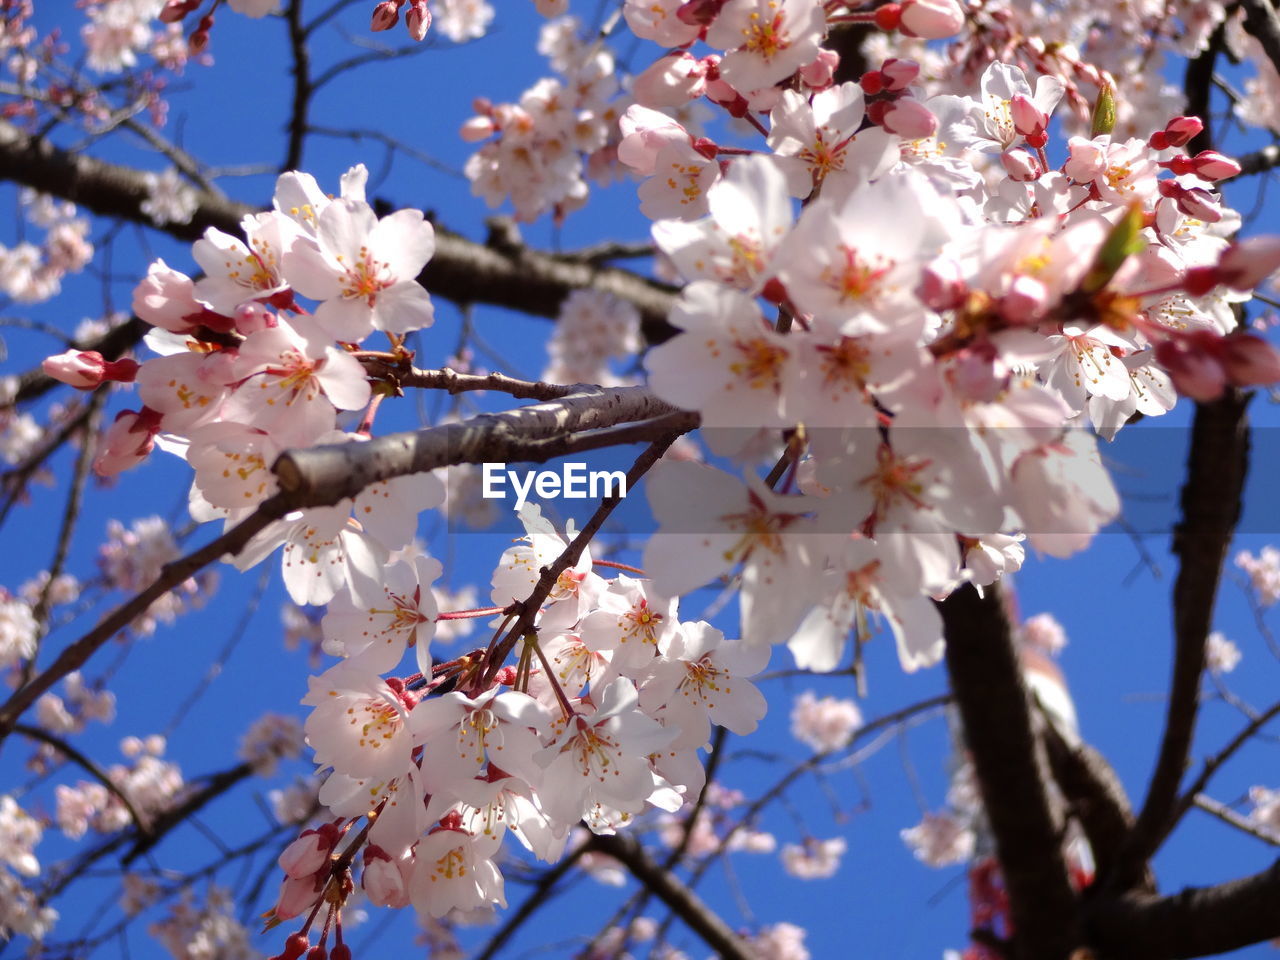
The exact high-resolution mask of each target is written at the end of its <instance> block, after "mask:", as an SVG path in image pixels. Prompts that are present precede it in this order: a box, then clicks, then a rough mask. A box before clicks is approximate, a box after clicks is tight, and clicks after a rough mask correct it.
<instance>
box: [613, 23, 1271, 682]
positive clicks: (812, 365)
mask: <svg viewBox="0 0 1280 960" xmlns="http://www.w3.org/2000/svg"><path fill="white" fill-rule="evenodd" d="M726 9H728V5H726ZM753 62H754V61H753ZM918 73H919V69H918V67H917V66H916V65H915V64H912V63H909V62H904V61H901V60H895V61H888V62H886V63H885V64H884V65H883V66H882V67H881V68H880V69H879V70H878V71H875V72H874V73H873V74H869V75H868V76H864V78H863V81H862V83H861V84H854V83H851V82H850V83H844V84H840V85H829V86H827V87H826V88H824V89H822V90H819V91H817V92H815V93H812V94H808V95H806V94H802V93H795V92H784V93H782V94H781V95H780V100H779V102H778V104H777V106H775V107H774V108H773V109H772V111H771V112H770V113H769V129H767V130H764V129H763V128H762V133H763V134H765V138H764V139H765V144H764V146H767V147H768V148H770V150H766V151H763V152H760V153H755V154H752V155H748V156H740V155H734V154H733V153H732V152H730V153H729V154H728V155H722V154H721V151H720V148H719V147H717V145H716V144H714V143H711V142H709V141H707V140H706V138H701V139H697V138H694V137H692V136H691V135H690V134H688V133H687V132H686V131H684V130H683V128H682V127H681V126H680V125H679V124H678V123H677V122H676V121H675V120H673V119H671V118H670V117H667V116H666V115H663V114H661V113H659V112H657V111H654V110H651V109H649V108H645V107H639V106H633V107H632V108H630V109H629V110H628V111H627V114H626V115H625V117H624V120H623V129H624V132H626V136H625V137H624V139H623V141H622V143H621V144H620V146H619V156H620V157H621V158H622V159H623V160H624V162H626V163H628V164H630V165H632V166H633V168H635V169H637V170H638V171H641V172H648V173H651V174H652V178H651V181H649V182H658V181H662V182H664V183H666V184H669V185H672V192H671V193H670V196H671V197H672V198H675V197H677V196H679V198H680V200H679V201H678V202H679V203H683V202H684V201H685V200H688V199H690V198H691V197H693V196H695V195H701V194H705V207H703V206H702V205H701V204H696V203H690V204H688V205H686V206H685V207H684V208H683V209H677V202H676V201H674V199H673V203H672V204H671V205H670V207H669V209H670V210H671V212H672V215H671V216H669V217H668V218H666V219H659V220H658V221H657V222H656V223H655V224H654V227H653V238H654V241H655V243H656V245H657V247H658V248H659V250H660V251H661V252H662V253H663V254H664V255H665V256H666V257H667V258H668V259H669V261H670V262H671V264H672V265H673V266H674V268H675V269H676V270H677V271H678V272H679V274H680V275H681V276H682V277H683V278H684V280H686V281H687V282H688V285H687V286H686V287H685V288H684V291H683V293H682V295H681V297H680V301H679V303H678V304H677V306H676V308H675V309H674V310H673V311H672V314H671V317H670V320H671V323H672V324H673V325H674V326H676V327H677V328H679V330H680V331H681V332H680V334H679V335H678V336H676V337H674V338H673V339H671V340H669V341H668V342H666V343H664V344H662V345H661V346H658V347H657V348H655V349H653V350H651V351H650V352H649V353H648V355H647V356H646V367H647V369H648V372H649V383H650V386H651V389H652V390H653V391H654V392H655V393H656V394H657V395H658V396H660V397H662V398H663V399H666V400H668V401H670V402H672V403H674V404H676V405H678V406H681V407H684V408H686V409H691V410H696V411H698V412H699V414H700V415H701V418H702V423H703V426H704V428H717V429H718V431H719V435H720V437H721V439H720V440H718V441H716V444H718V449H717V452H719V453H724V454H729V455H732V456H737V457H738V458H739V459H741V460H742V461H743V462H745V463H748V464H750V463H754V462H759V461H761V460H763V459H765V458H766V457H768V458H770V460H772V459H777V458H778V456H779V454H780V453H781V454H782V455H783V457H782V460H781V461H780V463H781V464H783V465H785V466H786V470H785V472H784V473H783V474H782V478H781V485H780V486H779V487H777V489H769V488H766V487H765V485H764V484H762V483H761V482H760V481H758V480H757V479H756V478H755V476H754V475H753V474H750V473H749V474H748V476H747V478H746V481H745V482H743V481H739V480H736V479H734V478H733V477H732V476H731V475H729V474H727V473H725V472H723V471H721V470H719V469H716V468H713V467H710V466H705V465H699V464H689V463H671V464H660V465H659V466H658V467H657V468H656V469H655V470H654V471H653V473H652V475H651V477H650V482H649V484H648V492H649V497H650V500H651V503H652V505H653V508H654V513H655V515H656V516H657V518H658V520H659V521H660V524H661V529H660V530H659V532H658V533H657V534H656V535H655V536H653V537H652V538H651V539H650V541H649V543H648V545H647V547H646V550H645V566H646V567H647V568H648V569H651V570H653V571H654V577H655V583H656V584H657V585H658V588H659V589H660V590H663V591H665V592H666V593H668V594H670V595H681V594H684V593H687V592H688V591H689V590H692V589H694V588H696V587H698V586H700V585H702V584H704V583H707V582H708V581H710V580H712V579H714V578H715V577H718V576H721V575H723V574H725V573H727V572H729V571H730V570H733V569H736V568H739V567H740V568H741V571H742V599H741V609H742V612H743V636H744V638H746V639H748V640H750V641H751V642H759V643H777V642H783V641H787V642H788V643H789V644H790V646H791V649H792V652H793V653H794V654H795V656H796V658H797V660H798V662H800V664H801V665H802V666H811V667H814V668H817V669H830V668H831V667H833V666H834V665H835V664H836V663H837V662H838V660H839V657H840V654H841V650H842V649H843V644H844V641H845V638H846V637H847V636H848V634H849V631H850V629H851V627H853V625H854V623H855V620H856V617H857V614H858V611H860V610H870V611H873V612H876V613H878V614H879V615H880V616H882V617H883V618H884V619H885V620H886V621H887V622H888V624H889V626H890V627H891V628H892V629H893V632H894V634H895V636H896V638H897V642H898V649H899V654H900V657H901V660H902V664H903V666H904V667H905V668H906V669H908V670H911V669H916V668H918V667H920V666H926V665H928V664H931V663H933V662H936V660H937V659H938V658H939V656H940V655H941V653H942V640H941V622H940V619H939V617H938V614H937V611H936V610H935V609H934V607H933V605H932V603H931V601H930V598H931V597H941V596H945V595H946V594H947V593H949V592H950V591H951V590H952V589H954V588H955V587H956V586H957V585H959V584H961V583H964V582H967V581H968V582H974V583H976V584H978V585H983V584H986V583H990V582H992V581H993V580H994V579H996V578H998V577H999V576H1000V575H1001V574H1002V573H1003V572H1007V571H1010V570H1016V569H1017V568H1018V567H1019V566H1020V565H1021V562H1022V558H1023V555H1024V545H1023V544H1024V542H1026V543H1029V544H1030V545H1031V546H1032V547H1034V548H1035V549H1036V550H1038V551H1040V552H1042V553H1047V554H1050V555H1052V556H1057V557H1065V556H1069V555H1070V554H1072V553H1075V552H1077V551H1079V550H1081V549H1083V548H1084V547H1085V546H1086V545H1087V544H1088V543H1089V541H1090V539H1091V538H1092V536H1093V535H1094V533H1096V532H1097V531H1098V530H1099V529H1101V528H1102V527H1103V526H1104V525H1105V524H1106V523H1108V522H1109V521H1110V520H1112V519H1113V518H1114V517H1115V516H1116V515H1117V513H1118V511H1119V507H1120V504H1119V498H1118V496H1117V494H1116V491H1115V488H1114V486H1113V485H1112V483H1111V480H1110V478H1109V476H1108V474H1107V472H1106V470H1105V469H1104V468H1103V467H1102V465H1101V461H1100V458H1099V454H1098V451H1097V447H1096V441H1095V435H1100V436H1103V437H1105V438H1111V437H1113V436H1114V435H1115V434H1116V433H1117V432H1118V431H1119V430H1120V429H1121V428H1122V427H1123V425H1124V424H1125V423H1126V422H1127V421H1128V420H1129V419H1131V418H1132V417H1133V416H1135V415H1136V414H1142V415H1145V416H1158V415H1160V414H1163V413H1165V412H1166V411H1167V410H1169V409H1171V408H1172V406H1173V405H1174V402H1175V400H1176V397H1177V394H1178V393H1179V392H1181V393H1183V394H1186V395H1190V396H1192V397H1194V398H1196V399H1200V400H1205V399H1211V398H1213V397H1215V396H1217V395H1219V394H1220V393H1221V392H1222V390H1223V389H1224V387H1225V386H1226V385H1227V384H1229V383H1234V384H1240V385H1244V384H1251V383H1261V382H1271V381H1273V380H1275V379H1277V377H1280V354H1277V352H1276V351H1275V350H1274V348H1272V347H1271V346H1270V345H1269V344H1267V343H1266V342H1265V341H1263V340H1261V339H1260V338H1258V337H1256V336H1254V335H1252V334H1249V333H1242V332H1240V331H1238V330H1236V319H1235V316H1234V313H1233V311H1232V309H1231V307H1232V304H1233V302H1236V301H1239V300H1241V299H1244V298H1246V296H1247V294H1246V292H1245V291H1247V290H1249V289H1251V287H1252V286H1253V285H1255V284H1256V283H1259V282H1261V280H1263V279H1264V278H1265V277H1266V276H1267V275H1268V274H1269V273H1271V272H1272V271H1274V270H1275V269H1276V268H1277V267H1278V266H1280V244H1277V242H1276V241H1275V239H1274V238H1253V239H1252V240H1247V241H1242V242H1231V241H1229V240H1228V239H1227V236H1228V235H1229V234H1230V233H1231V232H1232V231H1233V230H1234V229H1235V224H1236V222H1237V218H1236V217H1235V215H1234V214H1232V213H1231V212H1230V211H1229V210H1226V209H1225V208H1224V207H1223V206H1222V203H1221V200H1220V198H1219V197H1218V195H1217V194H1216V193H1214V192H1213V191H1212V183H1213V182H1214V181H1216V180H1219V179H1221V178H1223V177H1227V176H1231V175H1232V174H1233V173H1235V172H1237V171H1238V169H1239V167H1238V166H1237V165H1236V164H1235V163H1234V162H1233V161H1231V160H1229V159H1228V158H1225V157H1222V156H1220V155H1218V154H1215V153H1212V152H1211V151H1202V152H1200V153H1197V154H1195V155H1194V156H1189V155H1187V154H1185V153H1181V152H1180V148H1181V147H1182V146H1185V145H1186V144H1187V143H1189V142H1190V140H1191V139H1192V138H1193V137H1194V136H1195V134H1196V132H1198V130H1199V129H1200V124H1199V121H1196V120H1194V119H1192V118H1185V117H1178V118H1174V119H1173V120H1171V121H1168V122H1167V123H1165V124H1164V125H1163V127H1162V129H1160V130H1157V131H1155V133H1153V134H1152V135H1151V136H1150V137H1148V138H1147V139H1146V140H1141V139H1137V138H1131V139H1128V140H1119V139H1113V138H1112V136H1111V135H1110V134H1109V133H1099V134H1097V135H1095V136H1092V137H1083V136H1076V137H1072V138H1070V140H1069V142H1068V143H1067V144H1066V150H1065V154H1064V157H1065V158H1064V160H1063V161H1062V162H1061V163H1060V165H1059V167H1058V168H1057V169H1054V168H1052V167H1051V166H1050V164H1049V162H1048V149H1049V148H1050V145H1049V136H1048V131H1049V125H1050V122H1051V116H1052V114H1053V112H1054V110H1055V107H1056V106H1057V104H1058V103H1059V101H1060V100H1061V99H1062V97H1063V95H1064V86H1063V84H1062V83H1061V82H1060V81H1059V80H1057V79H1056V78H1054V77H1052V76H1048V75H1044V76H1041V77H1039V78H1038V80H1036V82H1035V84H1034V86H1033V85H1032V83H1031V81H1030V80H1029V79H1028V78H1027V77H1026V75H1025V74H1024V73H1023V71H1022V70H1021V69H1020V68H1018V67H1016V66H1013V65H1011V64H1006V63H1000V62H996V63H993V64H991V65H990V66H989V67H988V68H987V69H986V71H985V72H984V74H983V76H982V80H981V89H980V96H978V97H961V96H955V95H941V96H935V97H932V98H925V97H923V95H922V96H921V97H920V98H918V99H914V98H913V94H914V93H915V92H917V91H916V88H915V84H916V80H917V78H918ZM753 76H754V75H753ZM770 76H771V74H770ZM868 77H871V78H872V79H870V80H869V79H868ZM753 82H754V81H753ZM868 91H871V92H870V93H869V92H868ZM886 98H891V99H886ZM912 99H914V102H915V104H916V107H915V108H914V110H913V112H912V116H913V117H914V119H913V120H912V121H911V124H912V126H911V127H910V129H909V132H895V128H896V127H897V125H898V121H897V120H891V119H889V118H890V113H889V112H888V108H887V107H886V106H885V104H886V103H891V104H893V105H894V106H895V108H896V109H905V107H904V106H903V104H904V103H905V102H906V101H908V100H912ZM906 130H907V126H906V121H903V122H902V131H906ZM676 149H679V150H683V151H686V153H685V154H684V156H683V157H682V158H679V159H674V160H673V159H671V157H672V152H673V151H674V150H676ZM687 151H692V153H693V154H697V155H698V156H701V157H703V158H704V164H705V165H707V166H709V167H710V168H713V169H714V170H715V171H716V172H715V173H714V174H713V175H712V177H711V178H710V185H709V186H707V187H706V188H705V190H702V189H701V187H698V186H697V185H698V184H700V183H701V182H702V181H701V180H699V178H698V177H697V176H691V177H690V178H688V179H684V180H677V178H676V177H674V176H673V177H668V176H667V174H666V172H665V171H666V169H667V167H668V165H671V164H678V163H684V162H686V161H689V158H690V156H692V154H689V153H687ZM689 162H692V161H689ZM726 168H727V172H726ZM1166 170H1167V171H1168V172H1169V173H1171V174H1172V176H1170V177H1168V178H1164V177H1162V176H1161V174H1162V172H1163V171H1166ZM686 185H687V186H686ZM642 190H643V187H642ZM797 198H803V199H804V200H805V205H804V208H803V211H802V212H800V213H799V215H798V216H797V214H796V211H795V207H794V202H795V199H797ZM700 213H701V214H702V215H699V214H700ZM762 301H763V302H764V303H766V304H768V305H769V306H770V307H771V309H772V310H773V311H774V313H775V316H774V317H773V318H772V319H770V318H768V317H767V316H766V313H765V310H764V309H763V308H762V306H761V302H762ZM788 437H789V439H788ZM713 445H715V444H713Z"/></svg>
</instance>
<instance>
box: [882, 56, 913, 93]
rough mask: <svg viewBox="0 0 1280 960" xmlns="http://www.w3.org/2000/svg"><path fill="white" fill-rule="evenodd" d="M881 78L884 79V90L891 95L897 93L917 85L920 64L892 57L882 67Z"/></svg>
mask: <svg viewBox="0 0 1280 960" xmlns="http://www.w3.org/2000/svg"><path fill="white" fill-rule="evenodd" d="M880 76H881V78H882V79H883V83H884V89H885V90H888V91H889V92H890V93H897V92H898V91H900V90H905V89H907V87H909V86H911V84H913V83H915V80H916V77H918V76H920V64H918V63H916V62H915V61H914V60H899V59H898V58H897V57H890V58H889V59H888V60H886V61H885V62H884V63H883V64H882V65H881V67H880Z"/></svg>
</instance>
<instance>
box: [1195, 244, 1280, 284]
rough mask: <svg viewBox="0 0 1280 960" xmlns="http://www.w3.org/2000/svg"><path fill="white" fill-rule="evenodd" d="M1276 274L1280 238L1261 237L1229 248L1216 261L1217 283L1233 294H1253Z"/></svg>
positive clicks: (1279, 262) (1278, 261) (1279, 266)
mask: <svg viewBox="0 0 1280 960" xmlns="http://www.w3.org/2000/svg"><path fill="white" fill-rule="evenodd" d="M1277 270H1280V236H1261V237H1249V238H1248V239H1245V240H1241V241H1240V242H1239V243H1233V244H1232V245H1231V246H1229V247H1228V248H1227V249H1226V250H1225V251H1223V254H1222V257H1221V259H1219V260H1218V266H1217V271H1216V273H1217V280H1218V283H1221V284H1224V285H1225V286H1228V287H1230V288H1231V289H1232V290H1252V289H1253V288H1254V287H1256V286H1257V285H1258V284H1260V283H1261V282H1262V281H1263V280H1265V279H1267V277H1269V276H1271V274H1273V273H1275V272H1276V271H1277ZM1190 272H1191V271H1188V273H1190Z"/></svg>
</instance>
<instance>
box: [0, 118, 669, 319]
mask: <svg viewBox="0 0 1280 960" xmlns="http://www.w3.org/2000/svg"><path fill="white" fill-rule="evenodd" d="M0 179H5V180H12V181H14V182H15V183H20V184H23V185H24V186H28V187H33V188H35V189H36V190H40V191H42V192H44V193H49V194H52V195H54V196H57V197H62V198H64V199H66V200H70V201H72V202H73V203H77V204H79V205H80V206H82V207H84V208H85V209H86V210H89V211H92V212H93V213H96V214H99V215H100V216H104V217H113V218H116V219H119V220H126V221H129V222H132V223H141V224H144V225H146V226H151V227H155V228H156V229H161V230H163V231H164V232H166V233H168V234H170V235H171V236H174V237H177V238H178V239H185V240H195V239H196V238H198V237H200V236H201V235H203V233H204V231H205V230H206V229H207V228H208V227H216V228H218V229H219V230H222V231H225V232H227V233H238V232H239V229H240V221H241V220H242V219H243V218H244V217H245V216H246V215H248V214H252V213H255V212H256V208H254V207H250V206H248V205H246V204H242V203H237V202H235V201H231V200H227V199H226V198H224V197H221V196H218V195H216V194H213V193H210V192H208V191H205V192H202V193H200V194H199V197H198V200H199V202H198V206H197V208H196V211H195V213H194V214H193V216H192V219H191V221H190V222H189V223H185V224H176V223H169V224H164V225H157V224H155V223H153V222H152V220H151V218H150V217H148V216H147V215H146V214H144V213H143V212H142V209H141V204H142V202H143V201H144V200H146V198H147V185H146V180H145V174H144V173H143V171H140V170H134V169H132V168H130V167H124V166H120V165H118V164H113V163H107V162H106V161H103V160H98V159H95V158H93V157H90V156H87V155H85V154H82V153H71V152H69V151H66V150H63V149H61V148H59V147H57V146H54V145H53V144H52V143H50V142H49V141H47V140H44V139H41V138H39V137H33V136H30V135H28V134H26V133H23V132H22V131H21V130H19V129H18V128H17V127H16V126H14V125H13V124H11V123H8V122H7V121H0ZM418 279H419V281H420V282H421V283H422V284H423V285H424V286H425V287H426V288H427V289H428V290H430V291H431V293H432V294H434V295H436V296H440V297H444V298H445V299H447V300H453V301H455V302H457V303H489V304H494V305H497V306H502V307H507V308H509V309H512V310H517V311H519V312H521V313H530V314H535V315H539V316H546V317H554V316H556V315H557V314H558V312H559V309H560V303H561V301H562V300H564V298H565V297H566V296H568V295H569V294H570V293H571V292H572V291H574V290H580V289H588V288H589V289H593V290H600V291H603V292H606V293H611V294H613V295H614V296H616V297H618V298H619V299H621V300H625V301H627V302H629V303H631V304H633V305H634V306H635V307H636V309H638V310H639V311H640V316H641V321H642V324H643V329H644V333H645V336H646V337H648V338H649V340H650V341H651V342H655V343H656V342H660V341H661V340H665V339H668V338H669V337H670V336H671V335H672V332H673V330H672V328H671V327H670V325H669V324H668V323H667V314H668V312H669V311H670V309H671V306H672V305H673V303H674V302H675V291H674V289H673V288H672V287H670V286H667V285H665V284H661V283H658V282H657V281H655V280H650V279H648V278H646V277H642V276H640V275H639V274H636V273H632V272H630V271H628V270H623V269H620V268H618V267H602V266H597V265H594V264H590V263H583V262H580V261H578V260H575V259H573V258H564V257H558V256H555V255H552V254H547V253H542V252H540V251H537V250H532V249H529V248H528V247H525V246H524V245H523V244H515V245H510V244H508V245H504V247H503V248H502V249H498V248H496V247H492V246H487V245H484V244H479V243H474V242H472V241H470V240H466V239H464V238H462V237H461V236H459V235H457V234H455V233H452V232H450V231H448V230H446V229H445V228H443V227H439V226H437V227H436V251H435V255H434V256H433V257H432V259H431V262H430V263H428V264H427V266H426V268H425V269H424V270H423V271H422V274H421V275H420V276H419V278H418Z"/></svg>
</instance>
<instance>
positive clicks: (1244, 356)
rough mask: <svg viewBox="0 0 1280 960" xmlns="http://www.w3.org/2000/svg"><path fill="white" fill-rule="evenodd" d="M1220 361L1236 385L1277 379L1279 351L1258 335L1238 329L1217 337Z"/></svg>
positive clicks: (1268, 381)
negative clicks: (1220, 354)
mask: <svg viewBox="0 0 1280 960" xmlns="http://www.w3.org/2000/svg"><path fill="white" fill-rule="evenodd" d="M1219 345H1220V347H1221V350H1222V365H1223V367H1225V368H1226V371H1227V377H1228V378H1229V379H1230V380H1231V382H1232V383H1234V384H1235V385H1236V386H1240V387H1251V386H1257V385H1260V384H1271V383H1277V382H1280V352H1278V351H1277V350H1276V348H1275V347H1273V346H1272V345H1271V344H1269V343H1267V341H1265V340H1263V339H1262V338H1261V337H1257V336H1254V335H1253V334H1251V333H1238V334H1233V335H1232V336H1229V337H1223V338H1222V340H1221V341H1220V344H1219Z"/></svg>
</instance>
